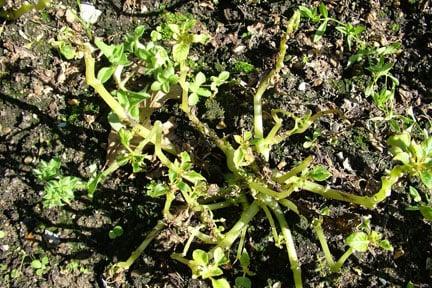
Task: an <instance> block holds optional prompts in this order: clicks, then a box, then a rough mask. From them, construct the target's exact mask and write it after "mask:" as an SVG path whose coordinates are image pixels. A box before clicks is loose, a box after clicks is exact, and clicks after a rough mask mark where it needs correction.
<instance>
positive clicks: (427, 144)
mask: <svg viewBox="0 0 432 288" xmlns="http://www.w3.org/2000/svg"><path fill="white" fill-rule="evenodd" d="M421 145H422V148H423V151H424V154H425V155H426V156H429V157H432V136H431V137H428V138H427V139H425V140H423V142H422V143H421Z"/></svg>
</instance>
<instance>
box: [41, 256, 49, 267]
mask: <svg viewBox="0 0 432 288" xmlns="http://www.w3.org/2000/svg"><path fill="white" fill-rule="evenodd" d="M41 262H42V265H44V266H45V265H47V264H48V262H49V259H48V256H43V257H42V259H41Z"/></svg>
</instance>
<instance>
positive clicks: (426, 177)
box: [419, 165, 432, 189]
mask: <svg viewBox="0 0 432 288" xmlns="http://www.w3.org/2000/svg"><path fill="white" fill-rule="evenodd" d="M431 166H432V165H426V166H425V167H423V169H422V170H421V171H419V176H420V180H421V181H422V182H423V184H424V185H425V186H426V187H427V188H428V189H432V169H431V168H432V167H431Z"/></svg>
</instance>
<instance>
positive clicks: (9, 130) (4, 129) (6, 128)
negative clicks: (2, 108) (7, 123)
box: [2, 127, 12, 135]
mask: <svg viewBox="0 0 432 288" xmlns="http://www.w3.org/2000/svg"><path fill="white" fill-rule="evenodd" d="M11 131H12V129H11V128H9V127H4V128H3V129H2V132H3V134H4V135H6V134H9V133H10V132H11Z"/></svg>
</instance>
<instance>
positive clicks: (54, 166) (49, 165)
mask: <svg viewBox="0 0 432 288" xmlns="http://www.w3.org/2000/svg"><path fill="white" fill-rule="evenodd" d="M60 166H61V162H60V159H59V158H57V157H55V158H53V159H51V160H50V161H49V162H45V161H43V160H42V161H41V162H40V163H39V164H38V165H37V166H36V168H35V169H34V170H33V174H34V175H35V176H36V178H37V179H38V180H39V181H49V180H51V179H53V178H55V177H57V176H59V175H60Z"/></svg>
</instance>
